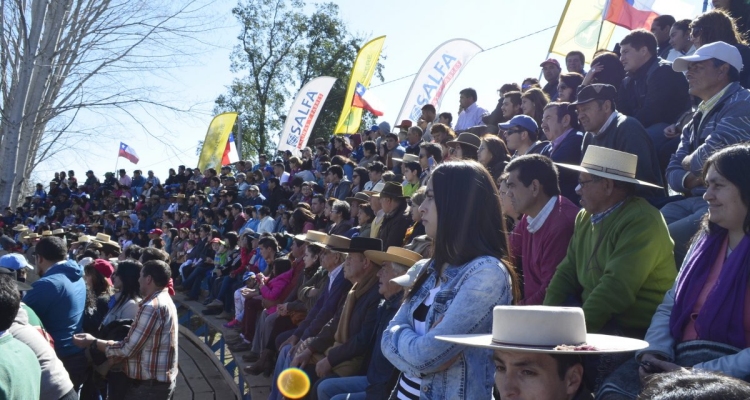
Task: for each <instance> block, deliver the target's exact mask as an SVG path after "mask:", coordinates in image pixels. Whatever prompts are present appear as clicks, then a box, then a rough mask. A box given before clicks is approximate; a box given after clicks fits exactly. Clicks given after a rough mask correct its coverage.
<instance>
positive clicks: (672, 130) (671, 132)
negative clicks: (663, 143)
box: [664, 124, 682, 139]
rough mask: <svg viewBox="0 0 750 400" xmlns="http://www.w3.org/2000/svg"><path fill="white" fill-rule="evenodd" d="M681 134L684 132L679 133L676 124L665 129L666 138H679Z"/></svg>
mask: <svg viewBox="0 0 750 400" xmlns="http://www.w3.org/2000/svg"><path fill="white" fill-rule="evenodd" d="M681 133H682V132H679V131H677V128H676V127H675V124H672V125H669V126H668V127H666V128H664V136H666V137H667V138H669V139H672V138H676V137H677V136H680V134H681Z"/></svg>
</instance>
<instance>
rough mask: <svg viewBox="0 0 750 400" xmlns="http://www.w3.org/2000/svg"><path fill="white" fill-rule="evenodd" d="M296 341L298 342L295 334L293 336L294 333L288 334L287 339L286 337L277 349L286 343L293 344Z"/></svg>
mask: <svg viewBox="0 0 750 400" xmlns="http://www.w3.org/2000/svg"><path fill="white" fill-rule="evenodd" d="M297 342H299V338H298V337H297V336H294V335H292V336H289V339H287V340H285V341H284V342H283V343H281V345H280V346H279V349H281V348H282V347H284V346H286V345H291V346H294V345H296V344H297Z"/></svg>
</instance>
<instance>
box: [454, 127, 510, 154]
mask: <svg viewBox="0 0 750 400" xmlns="http://www.w3.org/2000/svg"><path fill="white" fill-rule="evenodd" d="M503 129H507V128H503ZM459 144H465V145H467V146H471V147H473V148H475V149H478V148H479V146H477V145H475V144H473V143H468V142H461V141H458V140H450V141H447V142H445V145H446V146H449V147H454V146H458V145H459Z"/></svg>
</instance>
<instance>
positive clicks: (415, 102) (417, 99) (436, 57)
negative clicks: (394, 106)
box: [393, 39, 482, 125]
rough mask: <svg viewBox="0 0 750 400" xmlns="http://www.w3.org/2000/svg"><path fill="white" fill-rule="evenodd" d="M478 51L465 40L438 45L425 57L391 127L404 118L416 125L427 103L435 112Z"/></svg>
mask: <svg viewBox="0 0 750 400" xmlns="http://www.w3.org/2000/svg"><path fill="white" fill-rule="evenodd" d="M481 51H482V48H481V47H479V45H477V44H476V43H474V42H472V41H471V40H466V39H453V40H449V41H447V42H445V43H443V44H441V45H440V46H438V47H437V48H436V49H435V50H434V51H433V52H432V53H431V54H430V55H429V56H428V57H427V60H425V62H424V64H422V68H420V70H419V72H418V73H417V76H416V77H415V78H414V81H413V82H412V84H411V88H409V93H408V94H407V95H406V99H404V105H402V106H401V111H400V112H399V113H398V118H396V121H395V122H396V123H395V124H393V125H398V123H399V122H400V121H403V120H405V119H409V120H412V121H414V122H416V121H417V120H418V119H419V116H420V115H422V107H423V106H425V105H427V104H432V105H433V106H435V108H436V109H438V110H439V109H440V103H441V102H442V101H443V96H444V95H445V92H447V91H448V89H449V88H450V87H451V85H452V84H453V82H454V81H455V80H456V78H458V75H459V74H460V73H461V71H463V69H464V67H466V64H468V63H469V61H470V60H471V59H472V58H473V57H474V56H475V55H477V54H478V53H479V52H481ZM430 122H432V121H430Z"/></svg>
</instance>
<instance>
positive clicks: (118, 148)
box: [115, 145, 121, 176]
mask: <svg viewBox="0 0 750 400" xmlns="http://www.w3.org/2000/svg"><path fill="white" fill-rule="evenodd" d="M120 146H121V145H118V146H117V158H116V159H115V176H117V163H118V162H120Z"/></svg>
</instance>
